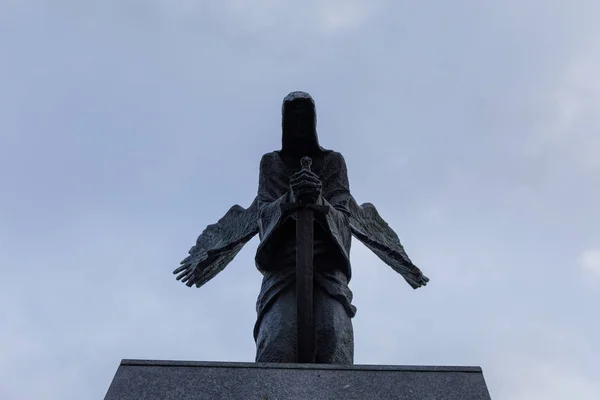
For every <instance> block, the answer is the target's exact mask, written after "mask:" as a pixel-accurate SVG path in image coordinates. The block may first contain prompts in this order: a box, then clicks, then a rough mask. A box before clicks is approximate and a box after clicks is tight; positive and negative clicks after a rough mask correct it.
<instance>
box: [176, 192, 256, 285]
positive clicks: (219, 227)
mask: <svg viewBox="0 0 600 400" xmlns="http://www.w3.org/2000/svg"><path fill="white" fill-rule="evenodd" d="M257 211H258V209H257V200H256V199H255V200H254V201H253V202H252V204H251V205H250V207H248V208H247V209H246V208H243V207H241V206H238V205H235V206H233V207H231V208H230V209H229V211H227V213H226V214H225V216H223V218H221V219H220V220H219V221H218V222H217V223H216V224H212V225H209V226H207V227H206V229H205V230H204V231H203V232H202V234H201V235H200V236H199V237H198V240H197V241H196V245H195V246H193V247H192V248H191V249H190V251H189V256H187V257H186V258H185V259H184V260H183V261H181V266H180V267H179V268H177V269H176V270H175V271H173V273H174V274H176V275H177V274H178V275H177V280H181V281H182V282H183V283H185V284H186V285H187V286H188V287H191V286H193V285H196V287H200V286H202V285H204V284H205V283H206V282H208V281H209V280H211V279H212V278H214V277H215V276H216V275H217V274H218V273H219V272H221V271H222V270H223V269H224V268H225V267H226V266H227V264H229V263H230V262H231V260H233V258H234V257H235V256H236V255H237V254H238V253H239V251H240V250H241V249H242V247H244V245H245V244H246V243H247V242H248V241H249V240H250V239H252V237H254V235H256V234H257V233H258V217H257Z"/></svg>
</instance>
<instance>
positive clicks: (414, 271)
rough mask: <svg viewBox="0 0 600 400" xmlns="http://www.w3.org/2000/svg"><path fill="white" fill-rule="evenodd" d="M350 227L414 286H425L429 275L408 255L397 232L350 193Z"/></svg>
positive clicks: (374, 210) (355, 235)
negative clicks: (359, 203) (424, 273)
mask: <svg viewBox="0 0 600 400" xmlns="http://www.w3.org/2000/svg"><path fill="white" fill-rule="evenodd" d="M348 208H349V211H350V227H351V229H352V235H353V236H354V237H355V238H357V239H358V240H360V241H361V242H362V243H363V244H364V245H365V246H367V247H368V248H369V249H370V250H371V251H373V252H374V253H375V254H376V255H377V256H378V257H379V258H380V259H381V260H382V261H383V262H385V263H386V264H387V265H389V266H390V267H392V269H393V270H394V271H396V272H398V273H399V274H400V275H402V277H403V278H404V279H405V280H406V282H408V284H409V285H410V286H412V288H413V289H417V288H419V287H421V286H425V285H426V284H427V282H428V281H429V279H428V278H427V277H426V276H425V275H423V273H422V272H421V270H420V269H419V268H417V266H416V265H414V264H413V262H412V261H411V260H410V258H408V255H407V254H406V252H405V251H404V247H403V246H402V244H401V243H400V239H399V238H398V235H397V234H396V232H394V231H393V230H392V228H390V226H389V225H388V224H387V222H385V221H384V220H383V218H381V216H380V215H379V213H378V212H377V209H376V208H375V206H373V204H371V203H364V204H362V205H358V203H357V202H356V200H355V199H354V198H353V197H351V198H350V201H349V204H348Z"/></svg>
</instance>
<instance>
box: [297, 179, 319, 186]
mask: <svg viewBox="0 0 600 400" xmlns="http://www.w3.org/2000/svg"><path fill="white" fill-rule="evenodd" d="M321 186H323V184H322V183H321V182H314V181H309V180H302V181H298V182H294V184H293V185H292V187H321Z"/></svg>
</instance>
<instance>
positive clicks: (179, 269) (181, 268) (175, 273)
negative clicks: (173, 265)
mask: <svg viewBox="0 0 600 400" xmlns="http://www.w3.org/2000/svg"><path fill="white" fill-rule="evenodd" d="M186 269H187V265H182V266H181V267H179V268H177V269H176V270H175V271H173V274H174V275H177V274H178V273H180V272H181V271H184V270H186Z"/></svg>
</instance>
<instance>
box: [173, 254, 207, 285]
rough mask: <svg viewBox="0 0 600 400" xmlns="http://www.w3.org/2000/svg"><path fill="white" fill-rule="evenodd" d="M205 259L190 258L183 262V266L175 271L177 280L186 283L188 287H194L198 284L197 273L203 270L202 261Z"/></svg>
mask: <svg viewBox="0 0 600 400" xmlns="http://www.w3.org/2000/svg"><path fill="white" fill-rule="evenodd" d="M202 258H204V257H200V258H198V257H193V256H191V255H190V256H188V257H186V258H185V259H184V260H183V261H181V266H180V267H179V268H177V269H176V270H175V271H173V274H175V275H177V274H179V275H177V278H176V279H177V280H178V281H181V282H183V283H185V284H186V285H187V286H188V287H192V286H193V285H194V284H195V283H196V272H198V271H199V268H201V264H202V262H200V260H201V259H202Z"/></svg>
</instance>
